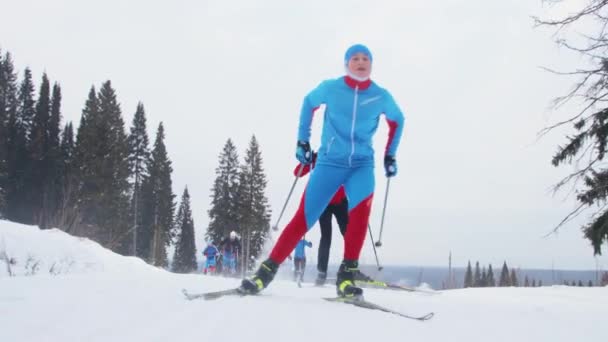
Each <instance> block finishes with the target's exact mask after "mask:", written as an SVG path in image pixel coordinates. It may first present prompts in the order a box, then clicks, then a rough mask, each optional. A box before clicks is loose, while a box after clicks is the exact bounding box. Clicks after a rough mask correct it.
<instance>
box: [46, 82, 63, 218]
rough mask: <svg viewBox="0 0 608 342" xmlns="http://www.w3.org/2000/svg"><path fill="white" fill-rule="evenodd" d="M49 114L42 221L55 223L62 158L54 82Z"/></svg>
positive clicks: (58, 91)
mask: <svg viewBox="0 0 608 342" xmlns="http://www.w3.org/2000/svg"><path fill="white" fill-rule="evenodd" d="M50 114H51V116H50V118H49V123H48V126H47V128H48V129H47V135H48V140H47V141H48V146H47V149H46V151H47V158H46V159H47V163H46V167H47V182H46V184H45V191H44V195H45V196H44V197H43V199H42V219H43V222H50V224H51V225H52V226H54V227H58V228H59V226H58V225H57V224H58V222H57V215H58V210H59V208H60V201H61V187H62V185H63V182H62V178H63V175H62V172H63V166H64V165H63V158H62V152H61V128H60V127H61V87H60V86H59V84H57V83H55V84H54V85H53V90H52V94H51V113H50Z"/></svg>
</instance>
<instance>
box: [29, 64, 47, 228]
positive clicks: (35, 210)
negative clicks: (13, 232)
mask: <svg viewBox="0 0 608 342" xmlns="http://www.w3.org/2000/svg"><path fill="white" fill-rule="evenodd" d="M50 116H51V89H50V84H49V79H48V77H47V75H46V73H45V74H43V75H42V82H41V84H40V90H39V95H38V101H37V102H36V111H35V114H34V118H33V120H32V125H31V129H30V132H29V138H28V142H29V143H28V152H29V158H30V164H29V167H28V168H27V173H26V175H25V182H26V190H25V191H26V195H27V204H28V207H29V209H28V211H29V216H30V217H31V218H30V222H31V223H36V224H38V225H39V226H40V227H41V228H42V229H45V228H48V218H47V217H46V215H44V214H43V210H42V207H43V198H44V197H45V195H46V194H45V190H46V188H45V186H46V184H47V182H48V181H49V179H48V178H49V177H48V174H47V172H48V171H49V165H48V164H49V154H48V147H49V141H48V140H49V139H48V138H49V136H48V130H49V127H48V126H49V120H50Z"/></svg>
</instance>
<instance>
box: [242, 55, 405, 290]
mask: <svg viewBox="0 0 608 342" xmlns="http://www.w3.org/2000/svg"><path fill="white" fill-rule="evenodd" d="M372 61H373V58H372V53H371V52H370V50H369V49H368V48H367V47H366V46H364V45H361V44H356V45H353V46H351V47H350V48H348V50H347V51H346V53H345V55H344V64H345V68H346V75H345V76H343V77H339V78H337V79H331V80H326V81H323V82H322V83H321V84H319V85H318V86H317V87H316V88H315V89H313V90H312V91H311V92H310V93H309V94H308V95H306V97H305V98H304V103H303V104H302V110H301V112H300V123H299V128H298V138H297V144H296V158H297V159H298V161H300V162H301V163H303V164H309V163H311V161H312V151H311V147H310V143H309V139H310V135H311V134H310V131H311V123H312V118H313V113H314V111H315V109H317V108H318V107H319V106H321V105H322V104H325V113H324V116H323V131H322V134H321V146H320V147H319V149H318V157H317V163H316V166H315V168H314V170H313V172H312V174H311V176H310V180H309V182H308V184H307V185H306V189H305V190H304V195H303V196H302V199H301V201H300V205H299V208H298V210H297V211H296V213H295V215H294V216H293V217H292V219H291V221H290V222H289V223H288V224H287V226H286V227H285V229H283V231H282V233H281V235H280V237H279V239H278V240H277V242H276V244H275V246H274V247H273V249H272V252H271V253H270V256H269V258H268V259H266V260H265V261H264V262H262V264H261V265H260V267H259V269H258V270H257V272H256V273H255V274H254V276H253V277H251V278H248V279H244V280H243V281H242V283H241V291H244V292H246V293H258V292H259V291H261V290H262V289H264V288H265V287H267V286H268V284H269V283H270V282H271V281H272V279H273V278H274V276H275V274H276V272H277V269H278V267H279V265H280V264H281V263H282V262H283V261H284V260H285V258H287V256H289V253H290V252H291V251H292V250H293V249H294V247H295V246H296V245H297V243H298V241H300V239H301V238H302V236H304V234H305V233H306V232H307V231H308V230H309V229H310V228H312V227H313V225H314V224H315V222H316V221H317V220H318V219H319V216H320V215H321V213H322V212H323V210H324V209H325V208H326V207H327V204H328V203H329V202H330V200H331V198H332V197H333V196H334V194H335V193H336V191H337V190H338V189H339V188H340V186H341V185H344V189H345V191H346V196H347V198H348V211H349V222H348V226H347V229H346V235H345V236H344V256H343V261H342V263H341V265H340V268H339V270H338V274H337V277H336V278H337V280H336V290H337V293H338V295H339V296H347V297H351V296H358V295H362V294H363V290H362V289H361V288H360V287H357V286H356V284H355V281H354V275H355V274H356V273H357V272H358V264H359V262H358V259H359V254H360V252H361V248H362V247H363V243H364V241H365V236H366V230H367V224H368V220H369V213H370V209H371V204H372V198H373V195H374V186H375V179H374V150H373V147H372V146H373V145H372V137H373V136H374V134H375V132H376V130H377V128H378V124H379V122H380V117H381V115H382V114H384V116H385V118H386V121H387V122H388V126H389V134H388V142H387V144H386V149H385V150H384V170H385V175H386V176H387V177H393V176H395V175H396V174H397V162H396V159H395V157H396V154H397V147H398V146H399V141H400V140H401V133H402V131H403V124H404V116H403V113H402V112H401V110H400V109H399V107H398V106H397V104H396V103H395V101H394V100H393V97H392V96H391V94H390V93H389V92H388V91H387V90H386V89H384V88H381V87H380V86H379V85H378V84H376V83H375V82H373V81H372V80H371V79H370V78H369V77H370V74H371V67H372Z"/></svg>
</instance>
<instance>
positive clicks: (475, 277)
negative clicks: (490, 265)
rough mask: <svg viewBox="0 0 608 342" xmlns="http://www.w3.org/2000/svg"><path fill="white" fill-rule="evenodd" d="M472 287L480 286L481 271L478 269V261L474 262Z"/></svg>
mask: <svg viewBox="0 0 608 342" xmlns="http://www.w3.org/2000/svg"><path fill="white" fill-rule="evenodd" d="M473 286H474V287H480V286H481V271H480V269H479V261H476V262H475V273H473Z"/></svg>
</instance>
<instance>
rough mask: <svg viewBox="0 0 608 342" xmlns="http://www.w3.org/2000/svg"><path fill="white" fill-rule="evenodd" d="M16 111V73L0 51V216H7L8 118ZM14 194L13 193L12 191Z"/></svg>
mask: <svg viewBox="0 0 608 342" xmlns="http://www.w3.org/2000/svg"><path fill="white" fill-rule="evenodd" d="M16 112H17V75H16V74H15V71H14V67H13V61H12V57H11V54H10V53H9V52H6V54H5V56H4V57H2V52H1V51H0V218H4V217H6V216H7V211H8V208H7V192H8V191H9V188H10V189H12V188H13V187H12V184H10V183H9V169H10V166H9V136H10V135H9V118H11V117H12V118H13V119H14V118H15V116H16ZM13 194H14V193H13Z"/></svg>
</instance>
